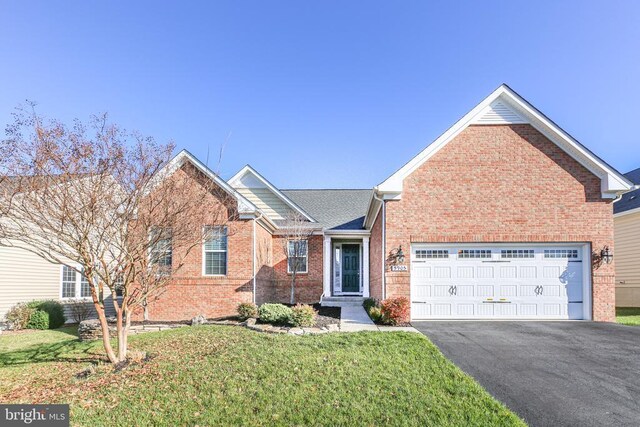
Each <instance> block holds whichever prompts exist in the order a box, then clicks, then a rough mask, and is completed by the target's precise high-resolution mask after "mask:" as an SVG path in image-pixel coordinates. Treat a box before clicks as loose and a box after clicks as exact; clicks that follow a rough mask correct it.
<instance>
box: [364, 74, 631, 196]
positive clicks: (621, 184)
mask: <svg viewBox="0 0 640 427" xmlns="http://www.w3.org/2000/svg"><path fill="white" fill-rule="evenodd" d="M513 123H529V124H531V126H533V127H534V128H536V129H537V130H538V131H540V132H541V133H542V134H543V135H545V136H546V137H547V138H548V139H549V140H550V141H552V142H554V143H555V144H556V145H558V147H560V148H561V149H562V150H564V151H565V152H566V153H567V154H569V155H570V156H571V157H573V158H574V159H575V160H576V161H577V162H578V163H580V164H581V165H583V166H584V167H585V168H587V169H588V170H589V171H591V173H593V174H594V175H596V176H598V177H599V178H600V180H601V192H602V197H603V198H610V199H612V198H615V197H617V196H618V195H619V194H621V193H624V192H627V191H629V190H631V189H632V188H633V184H632V183H631V182H630V181H629V180H627V179H626V178H625V177H624V176H623V175H622V174H620V173H619V172H618V171H616V170H615V169H613V168H612V167H611V166H609V165H607V164H606V163H605V162H604V161H602V160H601V159H600V158H598V157H597V156H596V155H595V154H593V153H592V152H591V151H589V150H588V149H587V148H585V147H584V146H583V145H582V144H580V143H579V142H578V141H576V140H575V139H574V138H573V137H571V136H570V135H569V134H568V133H566V132H565V131H564V130H562V129H561V128H560V127H558V126H557V125H556V124H555V123H553V122H552V121H551V120H550V119H548V118H547V117H546V116H545V115H544V114H542V113H541V112H540V111H538V110H537V109H536V108H534V107H533V106H532V105H531V104H529V103H528V102H527V101H526V100H524V99H523V98H522V97H520V95H518V94H517V93H515V92H514V91H513V90H512V89H511V88H509V86H507V85H505V84H503V85H501V86H500V87H499V88H498V89H496V90H495V91H493V93H491V95H489V96H488V97H486V98H485V99H484V100H483V101H482V102H480V103H479V104H478V105H476V106H475V107H474V108H473V109H472V110H471V111H469V112H468V113H467V114H466V115H465V116H464V117H462V118H461V119H460V120H458V121H457V122H456V123H455V124H454V125H453V126H451V127H450V128H449V129H447V131H446V132H444V133H443V134H442V135H440V136H439V137H438V138H437V139H436V140H435V141H433V142H432V143H431V144H430V145H429V146H427V147H426V148H425V149H424V150H422V151H421V152H420V153H419V154H418V155H417V156H415V157H414V158H413V159H411V160H410V161H409V162H408V163H406V164H405V165H404V166H402V167H401V168H400V169H398V170H397V171H396V172H395V173H394V174H393V175H391V176H390V177H389V178H387V179H386V180H385V181H384V182H382V183H381V184H379V185H378V186H377V187H376V190H377V191H378V192H379V193H383V194H393V195H394V196H395V198H399V197H400V195H401V193H402V182H403V180H404V179H405V178H406V177H407V176H409V175H410V174H411V173H412V172H413V171H415V170H416V169H417V168H418V167H420V166H421V165H422V164H423V163H424V162H426V161H427V160H428V159H429V158H430V157H431V156H433V155H434V154H435V153H437V152H438V151H439V150H440V149H441V148H442V147H444V146H445V145H447V144H448V143H449V142H450V141H451V140H453V139H454V138H455V137H456V136H457V135H458V134H460V132H462V131H463V130H464V129H466V128H467V126H469V125H473V124H476V125H480V124H485V125H486V124H513Z"/></svg>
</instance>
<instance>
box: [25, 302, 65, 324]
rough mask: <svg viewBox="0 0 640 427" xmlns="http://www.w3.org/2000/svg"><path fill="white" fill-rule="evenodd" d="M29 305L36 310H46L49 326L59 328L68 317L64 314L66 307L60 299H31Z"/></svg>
mask: <svg viewBox="0 0 640 427" xmlns="http://www.w3.org/2000/svg"><path fill="white" fill-rule="evenodd" d="M29 307H31V308H34V309H36V310H40V311H44V312H45V313H46V314H47V316H48V317H49V321H48V323H49V328H50V329H57V328H59V327H60V326H62V325H64V322H65V321H66V320H67V318H66V317H65V316H64V307H63V306H62V304H60V303H59V302H58V301H54V300H44V301H31V302H30V303H29Z"/></svg>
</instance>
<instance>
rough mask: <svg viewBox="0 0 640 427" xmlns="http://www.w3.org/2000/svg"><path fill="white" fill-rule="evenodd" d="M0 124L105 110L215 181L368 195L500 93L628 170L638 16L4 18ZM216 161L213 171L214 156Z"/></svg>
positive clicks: (16, 14) (156, 6)
mask: <svg viewBox="0 0 640 427" xmlns="http://www.w3.org/2000/svg"><path fill="white" fill-rule="evenodd" d="M0 16H2V25H0V61H1V64H2V66H0V122H1V123H2V124H5V123H8V122H9V121H10V120H11V116H10V114H11V112H12V111H13V109H14V107H15V106H16V105H18V104H19V103H21V102H23V101H24V100H25V99H29V100H33V101H36V102H37V103H38V104H39V106H38V109H39V111H40V112H41V113H42V114H45V115H47V116H49V117H55V118H59V119H62V120H65V121H70V120H71V119H73V118H75V117H79V118H82V119H86V118H87V117H88V116H89V115H90V114H91V113H98V112H105V111H106V112H108V113H109V114H110V117H111V118H112V120H113V121H115V122H117V123H119V124H121V125H123V126H125V127H126V128H128V129H136V130H139V131H141V132H143V133H144V134H147V135H152V136H154V137H155V138H157V139H158V140H160V141H165V140H168V139H173V140H174V141H175V143H176V144H177V146H178V147H179V148H187V149H188V150H190V151H191V152H193V153H194V154H195V155H196V156H198V157H199V158H201V159H202V160H203V161H204V160H205V159H206V156H207V151H208V150H209V151H210V155H209V165H210V166H212V167H213V168H215V169H218V170H219V171H220V173H221V175H222V176H223V177H226V178H228V177H229V176H231V175H232V174H233V173H234V172H235V171H237V170H238V169H240V168H241V167H242V166H243V165H244V164H246V163H249V164H251V165H252V166H254V167H255V168H256V169H257V170H258V171H260V172H261V173H263V174H264V175H265V176H266V177H267V178H268V179H269V180H271V182H273V183H274V184H275V185H276V186H279V187H281V188H307V187H309V188H336V187H355V188H369V187H371V186H373V185H375V184H378V183H379V182H381V181H382V180H384V179H385V178H386V177H387V176H388V175H390V174H391V173H393V172H394V171H395V170H396V169H397V168H399V167H400V166H402V164H404V163H405V162H406V161H408V160H409V159H410V158H411V157H413V156H414V155H415V154H416V153H418V152H419V151H420V150H422V149H423V148H424V147H425V146H426V145H427V144H428V143H430V142H431V141H432V140H433V139H435V138H436V137H437V136H438V135H439V134H440V133H442V132H443V131H444V130H446V129H447V128H448V127H449V126H450V125H451V124H453V123H454V122H455V121H456V120H457V119H458V118H460V117H461V116H462V115H463V114H465V113H466V112H467V111H468V110H470V109H471V108H472V107H473V106H474V105H475V104H476V103H478V102H479V101H480V100H481V99H482V98H484V97H485V96H486V95H488V94H489V93H490V92H491V91H492V90H493V89H495V88H496V87H497V86H498V85H500V84H501V83H503V82H506V83H508V84H509V85H510V86H511V87H512V88H513V89H515V90H516V91H517V92H519V93H520V94H521V95H522V96H524V97H525V98H526V99H527V100H529V101H530V102H531V103H533V104H534V105H535V106H536V107H538V108H539V109H540V110H542V111H543V112H544V113H545V114H547V115H548V116H549V117H551V118H552V119H553V120H554V121H555V122H557V123H558V124H559V125H560V126H562V127H563V128H564V129H565V130H567V131H568V132H569V133H571V134H572V135H573V136H574V137H576V138H577V139H578V140H579V141H581V142H582V143H583V144H585V145H586V146H587V147H589V148H590V149H592V150H593V151H594V152H595V153H596V154H598V155H599V156H600V157H602V158H603V159H604V160H606V161H607V162H609V163H610V164H612V165H613V166H614V167H616V168H618V169H619V170H620V171H622V172H627V171H628V170H631V169H635V168H637V167H640V136H638V132H637V124H638V123H639V122H640V119H639V116H640V107H638V105H639V104H638V100H639V99H640V2H636V1H626V2H625V1H613V2H609V1H601V2H588V1H562V2H558V1H552V2H547V3H543V2H514V1H505V2H448V1H446V2H445V1H443V2H427V1H400V2H390V1H380V2H375V1H367V2H358V1H352V2H350V1H344V0H342V1H327V0H323V1H299V0H297V1H265V0H260V1H229V2H222V1H219V2H200V3H197V2H178V1H175V2H162V1H152V2H151V1H150V2H142V1H136V2H116V1H109V2H92V1H64V2H62V1H53V0H47V1H42V2H35V1H25V0H20V1H7V0H5V1H3V2H1V3H0ZM222 145H225V150H224V154H223V158H222V163H221V164H220V166H219V167H218V166H217V156H218V151H219V149H220V147H221V146H222Z"/></svg>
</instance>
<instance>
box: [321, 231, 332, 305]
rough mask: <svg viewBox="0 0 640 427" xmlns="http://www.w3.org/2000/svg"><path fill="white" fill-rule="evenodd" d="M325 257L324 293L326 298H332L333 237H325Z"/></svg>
mask: <svg viewBox="0 0 640 427" xmlns="http://www.w3.org/2000/svg"><path fill="white" fill-rule="evenodd" d="M323 246H324V247H323V249H324V255H323V257H322V291H323V294H324V296H325V297H330V296H331V236H324V245H323Z"/></svg>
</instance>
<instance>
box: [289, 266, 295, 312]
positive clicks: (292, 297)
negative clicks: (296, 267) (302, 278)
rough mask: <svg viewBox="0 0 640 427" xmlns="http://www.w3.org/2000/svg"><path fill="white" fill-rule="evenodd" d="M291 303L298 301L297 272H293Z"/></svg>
mask: <svg viewBox="0 0 640 427" xmlns="http://www.w3.org/2000/svg"><path fill="white" fill-rule="evenodd" d="M290 303H291V305H293V304H295V303H296V273H295V272H294V273H292V274H291V299H290Z"/></svg>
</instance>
